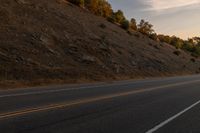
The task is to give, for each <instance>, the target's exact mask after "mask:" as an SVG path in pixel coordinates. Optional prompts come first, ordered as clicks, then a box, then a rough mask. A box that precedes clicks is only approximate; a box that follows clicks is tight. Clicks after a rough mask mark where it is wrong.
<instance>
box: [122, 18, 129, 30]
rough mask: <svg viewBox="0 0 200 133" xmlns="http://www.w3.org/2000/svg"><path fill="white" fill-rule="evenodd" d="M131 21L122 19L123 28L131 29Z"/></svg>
mask: <svg viewBox="0 0 200 133" xmlns="http://www.w3.org/2000/svg"><path fill="white" fill-rule="evenodd" d="M129 24H130V23H129V21H128V20H124V21H122V22H121V27H122V28H123V29H125V30H128V29H129V26H130V25H129Z"/></svg>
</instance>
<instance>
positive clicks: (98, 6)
mask: <svg viewBox="0 0 200 133" xmlns="http://www.w3.org/2000/svg"><path fill="white" fill-rule="evenodd" d="M68 1H69V2H71V3H73V4H76V5H78V6H80V7H84V8H86V9H88V10H90V11H91V12H92V13H94V14H96V15H98V16H102V17H104V18H106V19H107V20H108V21H110V22H112V23H116V24H118V25H120V27H122V28H123V29H125V30H133V31H137V32H140V33H142V34H144V35H146V36H148V37H149V38H151V39H153V40H155V41H159V42H165V43H168V44H171V45H172V46H174V47H176V48H177V49H183V50H185V51H187V52H191V55H192V56H194V57H199V56H200V37H193V38H189V39H188V40H183V39H180V38H179V37H176V36H168V35H162V34H159V35H158V34H157V33H156V32H155V31H154V29H153V25H152V24H150V23H149V22H148V21H145V20H144V19H142V20H141V21H140V23H139V24H137V22H136V20H135V19H134V18H131V19H130V20H127V19H126V17H125V15H124V13H123V11H122V10H117V11H113V9H112V6H111V5H110V3H109V2H108V1H107V0H68ZM102 27H103V26H102Z"/></svg>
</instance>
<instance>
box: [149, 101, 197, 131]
mask: <svg viewBox="0 0 200 133" xmlns="http://www.w3.org/2000/svg"><path fill="white" fill-rule="evenodd" d="M199 103H200V100H199V101H197V102H196V103H194V104H192V105H191V106H189V107H187V108H186V109H184V110H183V111H181V112H179V113H178V114H176V115H174V116H172V117H170V118H169V119H167V120H165V121H163V122H162V123H160V124H159V125H157V126H155V127H154V128H152V129H150V130H148V131H147V132H146V133H154V132H155V131H157V130H159V129H160V128H162V127H164V126H165V125H167V124H168V123H170V122H171V121H173V120H174V119H176V118H177V117H179V116H181V115H182V114H184V113H185V112H187V111H189V110H190V109H192V108H193V107H195V106H196V105H198V104H199Z"/></svg>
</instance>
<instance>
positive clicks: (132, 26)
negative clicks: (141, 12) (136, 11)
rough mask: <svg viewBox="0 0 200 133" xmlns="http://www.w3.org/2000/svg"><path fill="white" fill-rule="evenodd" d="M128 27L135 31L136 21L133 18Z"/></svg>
mask: <svg viewBox="0 0 200 133" xmlns="http://www.w3.org/2000/svg"><path fill="white" fill-rule="evenodd" d="M130 28H131V29H132V30H135V31H136V30H137V22H136V20H135V19H134V18H132V19H131V21H130Z"/></svg>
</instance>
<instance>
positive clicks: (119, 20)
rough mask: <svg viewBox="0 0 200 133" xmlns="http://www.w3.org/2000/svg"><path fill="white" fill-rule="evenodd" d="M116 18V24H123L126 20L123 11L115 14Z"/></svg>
mask: <svg viewBox="0 0 200 133" xmlns="http://www.w3.org/2000/svg"><path fill="white" fill-rule="evenodd" d="M114 18H115V22H117V23H119V24H121V23H122V22H123V21H124V20H125V17H124V13H123V12H122V11H121V10H118V11H117V12H115V13H114Z"/></svg>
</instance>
